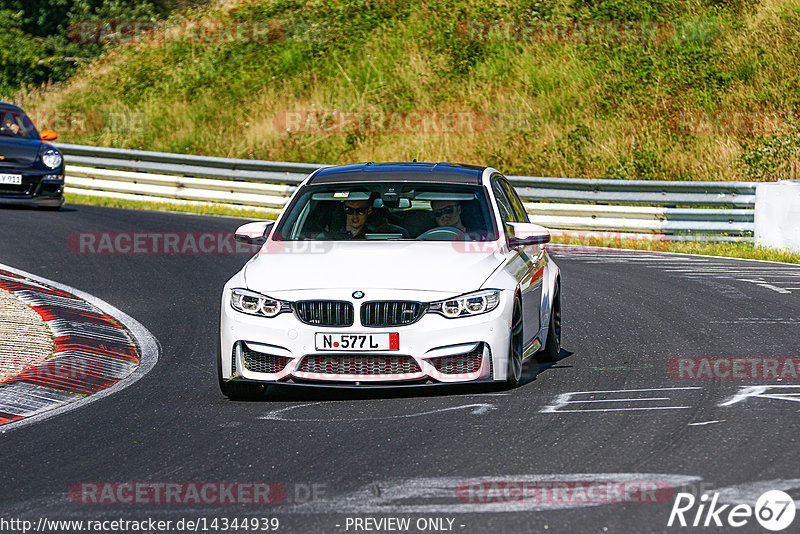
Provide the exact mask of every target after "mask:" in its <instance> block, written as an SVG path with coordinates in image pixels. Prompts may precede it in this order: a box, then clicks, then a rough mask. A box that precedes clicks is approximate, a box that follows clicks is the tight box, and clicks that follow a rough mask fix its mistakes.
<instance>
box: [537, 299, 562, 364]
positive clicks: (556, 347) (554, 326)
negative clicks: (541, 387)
mask: <svg viewBox="0 0 800 534" xmlns="http://www.w3.org/2000/svg"><path fill="white" fill-rule="evenodd" d="M559 352H561V287H560V285H556V293H555V295H553V309H552V310H551V311H550V327H549V328H548V329H547V341H546V342H545V344H544V348H543V349H542V350H540V351H539V353H538V354H537V355H536V359H538V360H539V361H540V362H555V361H558V353H559Z"/></svg>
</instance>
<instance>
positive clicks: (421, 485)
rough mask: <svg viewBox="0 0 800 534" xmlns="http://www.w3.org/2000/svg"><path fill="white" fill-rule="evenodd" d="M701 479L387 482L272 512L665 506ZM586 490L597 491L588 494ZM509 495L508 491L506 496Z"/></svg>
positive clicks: (576, 476) (615, 476)
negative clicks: (679, 491) (628, 504)
mask: <svg viewBox="0 0 800 534" xmlns="http://www.w3.org/2000/svg"><path fill="white" fill-rule="evenodd" d="M701 480H702V478H701V477H697V476H688V475H676V474H661V473H658V474H655V473H600V474H598V473H571V474H536V475H533V474H522V475H499V476H482V477H430V478H426V477H423V478H406V479H388V480H384V481H379V482H376V483H370V484H366V485H364V486H362V487H361V488H359V489H357V490H355V491H352V492H349V493H343V494H341V495H337V496H335V497H332V498H330V499H325V500H320V501H312V502H309V503H304V504H300V505H294V506H287V507H278V508H276V509H274V511H275V513H304V514H319V513H359V514H365V513H369V514H382V513H393V514H396V513H407V514H419V513H450V514H456V513H487V512H488V513H494V512H524V511H543V510H564V509H571V508H585V507H589V506H602V505H607V504H616V503H619V502H623V500H624V499H626V498H627V499H630V498H631V497H630V495H631V494H630V491H629V494H628V497H625V492H624V488H629V489H630V488H636V490H635V491H636V492H637V493H638V497H637V498H638V499H639V500H637V501H636V502H642V503H658V502H669V500H671V499H672V497H673V495H674V493H675V491H676V489H677V488H680V487H682V486H686V485H688V484H693V483H696V482H699V481H701ZM590 488H594V489H595V490H596V491H597V492H596V493H592V490H591V489H590ZM506 490H508V491H506Z"/></svg>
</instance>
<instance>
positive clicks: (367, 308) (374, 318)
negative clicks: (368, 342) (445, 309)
mask: <svg viewBox="0 0 800 534" xmlns="http://www.w3.org/2000/svg"><path fill="white" fill-rule="evenodd" d="M424 309H425V308H424V305H423V304H422V303H420V302H413V301H407V300H387V301H373V302H365V303H364V304H363V305H362V306H361V324H362V325H364V326H403V325H407V324H411V323H415V322H416V321H417V320H418V319H419V318H420V317H422V313H423V312H424Z"/></svg>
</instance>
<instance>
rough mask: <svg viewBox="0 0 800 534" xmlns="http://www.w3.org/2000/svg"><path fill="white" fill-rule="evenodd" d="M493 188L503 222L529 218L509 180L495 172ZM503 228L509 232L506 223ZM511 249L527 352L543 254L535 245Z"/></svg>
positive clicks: (535, 328) (534, 328)
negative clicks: (520, 298)
mask: <svg viewBox="0 0 800 534" xmlns="http://www.w3.org/2000/svg"><path fill="white" fill-rule="evenodd" d="M492 191H493V192H494V196H495V198H496V199H497V207H498V209H499V211H500V218H501V219H502V221H503V225H504V226H506V225H507V223H509V222H529V221H528V215H527V213H525V209H524V206H523V205H522V202H520V201H519V197H518V196H517V195H516V192H515V191H514V190H513V188H512V187H511V184H509V183H508V182H507V181H506V180H505V178H503V177H502V176H501V175H496V176H495V177H494V178H493V179H492ZM512 199H513V200H512ZM505 231H506V233H508V227H507V226H506V228H505ZM511 253H512V254H513V256H512V259H511V261H510V262H509V269H510V271H511V273H512V275H513V276H514V277H515V278H516V279H517V281H518V283H519V288H520V292H521V296H522V316H523V347H524V349H526V350H527V351H528V352H530V349H531V346H532V344H533V342H534V339H535V338H536V335H537V334H538V333H539V328H540V324H539V321H540V311H541V302H542V301H541V294H542V274H543V272H544V254H541V253H540V250H539V247H538V246H528V247H520V248H519V249H517V250H512V251H511Z"/></svg>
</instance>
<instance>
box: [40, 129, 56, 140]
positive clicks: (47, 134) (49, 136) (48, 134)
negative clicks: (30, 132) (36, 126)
mask: <svg viewBox="0 0 800 534" xmlns="http://www.w3.org/2000/svg"><path fill="white" fill-rule="evenodd" d="M39 137H40V138H41V140H42V141H52V140H54V139H58V134H57V133H56V132H54V131H53V130H42V131H41V132H39Z"/></svg>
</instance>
